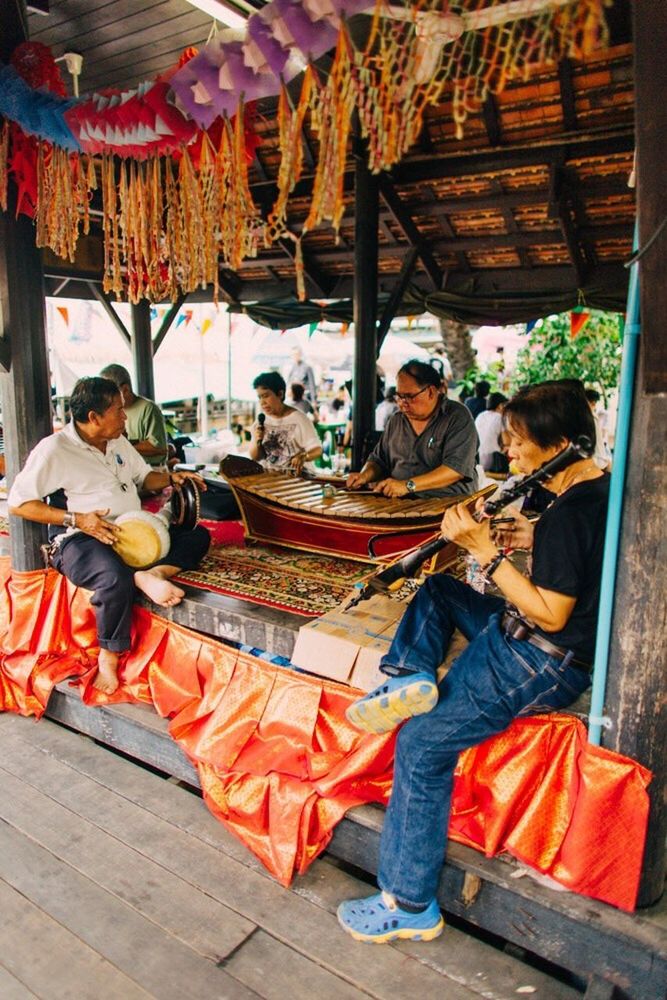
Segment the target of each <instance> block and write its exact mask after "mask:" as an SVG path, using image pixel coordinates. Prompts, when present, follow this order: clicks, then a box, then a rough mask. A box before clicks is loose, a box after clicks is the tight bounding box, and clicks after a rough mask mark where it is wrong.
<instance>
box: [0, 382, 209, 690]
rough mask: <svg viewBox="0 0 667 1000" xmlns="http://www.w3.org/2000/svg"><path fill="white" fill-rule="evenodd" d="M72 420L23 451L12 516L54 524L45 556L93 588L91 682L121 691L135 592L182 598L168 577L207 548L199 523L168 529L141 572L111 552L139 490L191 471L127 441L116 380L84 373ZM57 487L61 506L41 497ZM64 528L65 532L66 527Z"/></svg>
mask: <svg viewBox="0 0 667 1000" xmlns="http://www.w3.org/2000/svg"><path fill="white" fill-rule="evenodd" d="M70 409H71V413H72V421H71V423H69V424H68V425H67V427H65V429H64V430H62V431H60V432H59V433H56V434H51V435H50V436H49V437H47V438H44V439H43V440H42V441H40V442H39V444H37V445H36V447H35V448H33V450H32V451H31V453H30V455H29V456H28V460H27V462H26V464H25V466H24V468H23V469H22V470H21V472H20V473H19V474H18V476H17V477H16V479H15V480H14V483H13V485H12V488H11V490H10V493H9V497H8V503H9V512H10V514H14V515H15V516H17V517H24V518H26V519H27V520H29V521H37V522H38V523H39V524H48V525H52V526H55V527H56V528H57V529H58V530H57V531H56V532H53V531H52V530H51V529H50V532H49V533H50V536H51V537H53V536H54V535H55V537H54V541H53V544H52V548H51V562H52V564H53V566H54V567H55V568H56V569H57V570H59V571H60V572H61V573H63V574H64V575H65V576H66V577H67V578H68V579H69V580H71V581H72V583H74V584H75V585H76V586H77V587H85V588H86V589H87V590H92V591H93V596H92V598H91V604H92V605H93V607H94V609H95V617H96V622H97V638H98V643H99V647H100V652H99V658H98V672H97V677H96V678H95V681H94V687H96V688H97V689H98V690H100V691H104V692H105V693H106V694H111V693H112V692H113V691H115V690H116V688H117V687H118V675H117V670H118V661H119V659H120V655H121V654H122V653H123V652H125V651H126V650H128V649H129V648H130V621H131V615H132V604H133V602H134V599H135V596H136V590H140V591H141V592H142V593H144V594H145V595H146V596H147V597H148V598H149V600H151V601H153V603H154V604H158V605H160V606H161V607H172V606H173V605H175V604H178V603H179V602H180V601H181V600H182V598H183V596H184V592H183V591H182V590H181V589H180V587H177V586H175V584H173V583H171V581H170V578H171V577H172V576H174V575H175V574H176V573H178V572H180V571H181V570H183V569H193V568H194V567H195V566H196V565H197V564H198V563H199V562H200V560H201V559H202V557H203V556H204V555H205V554H206V552H207V550H208V547H209V545H210V541H211V539H210V535H209V534H208V532H207V531H206V529H205V528H202V527H201V526H197V527H195V528H194V529H193V530H190V531H188V530H185V529H182V528H171V529H170V532H169V534H170V539H171V547H170V549H169V552H168V554H167V555H166V556H165V557H164V558H162V559H159V560H158V561H157V562H156V563H155V564H154V565H152V566H150V567H149V568H147V569H139V570H135V569H132V568H131V567H130V566H128V565H126V564H125V562H123V560H122V559H121V558H120V556H119V555H118V554H117V553H116V552H115V551H114V549H113V545H114V543H116V542H117V541H118V539H119V536H120V534H121V528H120V527H119V526H118V525H117V524H115V523H114V521H115V519H116V518H118V517H120V515H122V514H125V513H127V512H130V511H139V510H140V508H141V504H140V501H139V494H138V490H139V489H142V488H143V489H148V490H161V489H164V488H165V487H166V486H169V485H172V486H179V485H182V484H183V483H184V482H185V481H186V480H187V479H192V480H194V481H195V482H196V484H197V485H198V486H199V487H200V488H201V489H206V486H205V484H204V481H203V480H202V479H201V477H199V476H196V475H194V474H193V473H184V472H173V473H168V472H159V471H155V470H152V469H151V467H150V466H149V465H147V464H146V462H145V461H144V460H143V458H142V457H141V455H139V454H138V452H137V451H136V450H135V449H134V448H133V447H132V445H131V444H130V442H129V441H128V440H127V438H126V437H124V436H123V431H124V429H125V412H124V410H123V400H122V397H121V395H120V392H119V390H118V387H117V386H116V385H115V383H114V382H111V381H110V380H108V379H104V378H82V379H79V381H78V382H77V383H76V385H75V386H74V389H73V391H72V396H71V398H70ZM59 490H62V491H64V493H65V498H66V503H67V509H66V510H63V509H61V508H60V507H58V506H55V505H54V504H53V503H47V502H45V498H46V497H50V496H51V494H54V493H56V492H57V491H59ZM63 529H64V530H63Z"/></svg>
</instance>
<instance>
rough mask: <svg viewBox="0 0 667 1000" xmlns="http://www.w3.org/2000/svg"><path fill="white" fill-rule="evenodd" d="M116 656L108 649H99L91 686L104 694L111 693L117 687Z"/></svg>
mask: <svg viewBox="0 0 667 1000" xmlns="http://www.w3.org/2000/svg"><path fill="white" fill-rule="evenodd" d="M118 658H119V654H118V653H113V652H112V651H111V650H110V649H101V650H100V655H99V658H98V661H97V675H96V677H95V680H94V681H93V687H94V688H96V689H97V690H98V691H102V692H103V693H104V694H113V693H114V691H115V690H116V688H117V687H118Z"/></svg>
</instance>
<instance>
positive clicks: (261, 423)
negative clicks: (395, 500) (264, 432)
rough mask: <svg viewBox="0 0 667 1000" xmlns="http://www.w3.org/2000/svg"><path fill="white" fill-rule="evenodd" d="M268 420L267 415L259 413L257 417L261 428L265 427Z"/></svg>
mask: <svg viewBox="0 0 667 1000" xmlns="http://www.w3.org/2000/svg"><path fill="white" fill-rule="evenodd" d="M265 420H266V413H259V414H258V415H257V423H258V424H259V426H260V427H262V428H263V427H264V421H265Z"/></svg>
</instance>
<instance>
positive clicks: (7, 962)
mask: <svg viewBox="0 0 667 1000" xmlns="http://www.w3.org/2000/svg"><path fill="white" fill-rule="evenodd" d="M0 820H1V822H0V906H1V907H2V914H3V916H2V921H1V923H0V997H2V1000H14V998H17V1000H18V998H26V997H33V996H35V997H40V998H44V1000H60V998H63V1000H64V998H76V1000H82V998H88V997H90V998H95V1000H99V998H104V1000H111V998H116V997H118V998H123V1000H134V998H135V997H136V998H146V997H156V998H159V1000H172V998H173V1000H187V998H190V997H192V998H197V1000H209V998H211V1000H212V998H218V997H231V998H239V1000H242V998H245V997H265V998H267V1000H283V998H284V1000H287V998H290V1000H292V998H294V1000H299V998H304V1000H313V998H315V997H317V998H320V1000H328V998H332V1000H333V998H334V997H335V998H336V1000H339V998H342V1000H345V998H352V997H378V998H381V997H386V998H388V1000H389V998H391V1000H401V998H407V997H413V996H416V997H423V998H431V997H433V998H436V997H437V998H439V1000H440V998H442V1000H464V998H475V997H477V998H478V997H487V998H507V1000H509V998H510V997H516V996H517V995H522V994H523V993H529V994H530V995H532V996H536V997H538V998H547V1000H560V998H563V1000H565V998H571V997H575V996H577V995H578V993H577V991H576V990H575V989H574V988H572V987H570V986H566V985H564V984H562V983H560V982H558V981H556V980H553V979H552V978H551V977H549V976H548V975H546V974H545V973H543V972H540V971H538V970H535V969H534V968H531V967H529V966H526V965H525V964H523V963H522V962H521V961H519V960H518V959H517V958H514V957H512V956H511V955H508V954H504V953H503V952H502V951H499V950H498V949H496V948H493V947H491V946H490V945H488V944H486V943H484V942H482V941H480V940H477V939H475V938H473V937H470V936H468V935H466V934H465V933H463V932H462V931H459V930H456V929H453V928H448V929H447V931H446V933H445V934H444V935H443V936H442V937H441V938H440V939H438V941H436V942H433V943H431V944H429V945H422V946H420V945H418V944H409V943H401V944H399V945H391V946H385V947H382V948H372V947H368V946H366V945H362V944H357V943H356V942H354V941H352V940H350V939H349V938H348V937H347V936H346V935H345V934H344V933H343V932H342V931H341V930H340V928H339V927H338V924H337V922H336V918H335V909H336V906H337V905H338V903H339V902H340V900H341V899H344V898H346V897H349V896H351V895H356V894H359V895H366V894H367V893H368V891H369V889H368V885H367V884H365V883H362V882H360V881H358V880H357V879H355V878H353V877H352V876H351V875H349V874H348V873H347V872H345V871H343V870H342V869H341V868H340V866H339V865H337V864H335V863H333V862H332V861H328V860H318V861H316V862H315V863H314V864H313V865H312V867H311V869H310V870H309V872H308V873H307V875H305V876H303V877H301V878H299V879H298V880H297V881H296V883H295V885H294V888H293V889H289V890H288V889H284V888H282V887H281V886H279V885H278V884H277V883H276V882H275V881H273V879H271V878H270V877H269V876H268V875H267V873H266V872H265V871H264V869H263V868H262V866H261V865H260V864H259V862H257V861H256V860H255V859H254V858H253V857H252V855H250V854H249V852H248V851H247V850H246V849H245V848H244V847H243V845H242V844H240V843H239V842H238V841H237V840H236V839H235V838H233V837H232V836H231V835H230V834H228V833H227V832H226V831H225V829H224V828H223V827H222V826H221V825H220V824H219V823H218V822H217V821H216V820H215V819H214V818H213V817H212V816H211V815H210V814H209V813H208V812H207V810H206V809H205V807H204V805H203V803H202V802H201V799H200V798H199V797H198V796H197V795H196V794H193V792H192V791H190V790H188V789H187V788H185V787H183V786H182V785H180V784H178V783H176V782H174V780H173V779H165V778H163V777H160V776H158V775H156V774H155V773H153V772H151V771H149V770H146V769H145V768H142V767H140V766H138V765H137V764H134V763H132V762H130V761H128V760H126V759H124V758H122V757H119V756H118V755H116V754H113V753H111V752H110V751H109V750H106V749H104V748H103V747H100V746H99V745H98V744H96V743H95V742H94V741H93V740H91V739H89V738H87V737H84V736H81V735H79V734H78V733H74V732H71V731H70V730H68V729H65V728H64V727H62V726H61V725H58V724H57V723H54V722H51V721H49V720H46V719H44V720H42V721H41V722H39V723H35V722H34V720H32V719H23V718H19V717H17V716H14V715H9V714H7V715H3V716H0Z"/></svg>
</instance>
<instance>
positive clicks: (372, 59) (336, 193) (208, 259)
mask: <svg viewBox="0 0 667 1000" xmlns="http://www.w3.org/2000/svg"><path fill="white" fill-rule="evenodd" d="M608 2H609V0H572V2H571V3H568V4H567V5H565V6H562V7H558V8H555V7H548V8H546V9H545V10H542V11H541V12H540V13H538V14H534V15H528V16H526V17H524V18H523V19H520V20H516V21H511V22H507V23H505V24H498V25H491V26H489V27H487V28H484V29H480V30H471V31H464V32H463V34H461V36H460V37H459V38H455V39H454V40H451V41H447V42H446V43H445V44H443V45H442V46H441V47H440V48H439V49H438V50H437V51H434V49H433V44H434V43H435V42H436V41H437V29H438V22H439V19H440V18H441V17H442V15H443V14H444V15H446V14H452V15H465V14H473V13H475V12H476V11H487V12H488V10H489V7H490V4H489V3H488V0H451V2H449V0H416V2H415V3H414V4H413V6H412V8H411V11H412V15H411V16H412V20H411V21H407V22H406V21H399V20H397V19H396V18H395V17H391V16H387V15H389V14H390V12H389V10H388V7H387V0H377V6H376V9H375V12H374V17H373V20H372V22H371V25H370V28H369V32H368V35H367V37H366V39H365V41H363V43H359V44H358V45H355V44H354V42H353V41H352V39H351V37H350V35H349V33H348V30H347V27H346V25H345V24H343V25H342V27H341V30H340V33H339V37H338V43H337V47H336V52H335V57H334V61H333V65H332V68H331V71H330V74H329V77H328V79H326V80H323V79H322V77H321V75H320V73H319V71H318V70H316V69H315V68H314V67H312V66H309V67H308V68H307V70H306V72H305V75H304V79H303V84H302V87H301V93H300V98H299V102H298V105H297V106H296V108H295V107H294V106H293V105H292V104H291V102H290V99H289V94H288V92H287V90H286V88H285V87H283V88H282V89H281V92H280V98H279V104H278V131H279V143H280V156H281V159H280V168H279V172H278V178H277V184H278V195H277V197H276V200H275V202H274V205H273V207H272V209H271V212H270V214H269V218H268V224H267V225H266V226H265V225H264V224H263V223H262V220H261V217H260V215H259V212H258V210H257V207H256V206H255V204H254V202H253V199H252V195H251V192H250V187H249V183H248V164H247V160H246V146H245V135H244V108H243V102H242V101H241V103H240V106H239V110H238V113H237V115H236V116H235V119H234V121H233V123H232V122H230V121H229V120H226V121H225V123H224V128H223V129H222V136H221V140H220V146H219V148H218V150H217V151H216V150H215V149H213V147H212V145H211V142H210V140H209V138H208V136H207V135H204V136H203V139H202V147H201V155H200V161H199V166H198V168H197V169H196V170H195V167H194V165H193V162H192V159H191V156H190V154H189V152H188V150H187V149H183V151H182V154H181V158H180V162H179V164H178V168H177V170H175V167H174V164H173V162H172V160H171V159H170V158H167V159H159V158H157V157H153V158H150V159H149V160H147V161H146V162H145V163H141V164H139V163H136V162H133V161H131V162H127V161H118V163H117V164H116V161H115V160H114V158H113V156H108V155H107V156H104V157H103V158H102V164H101V188H102V201H103V228H104V289H105V291H107V292H114V293H115V294H116V295H117V296H121V295H122V294H123V293H126V294H127V295H128V297H129V298H130V301H132V302H137V301H139V299H140V298H142V297H148V298H150V299H153V300H159V299H163V298H164V297H165V296H166V295H168V296H170V297H171V299H172V301H173V300H175V299H176V297H177V295H178V293H179V290H182V291H183V292H190V291H193V290H194V289H196V288H197V287H206V286H208V285H210V284H212V285H213V291H214V297H215V299H216V301H217V296H218V269H219V266H220V264H221V263H222V264H224V265H225V266H227V267H229V268H231V269H232V270H235V271H236V270H238V269H239V268H240V267H241V266H242V263H243V261H244V260H246V259H247V258H250V257H255V256H256V255H257V251H258V246H259V244H260V240H262V239H264V240H266V241H269V242H273V241H275V240H277V239H280V238H289V239H292V240H294V243H295V247H296V253H295V265H296V280H297V288H298V292H299V297H300V298H303V297H305V283H304V274H303V253H302V247H301V238H302V237H303V235H304V234H306V233H307V232H308V231H310V230H312V229H313V228H315V227H316V226H319V225H320V224H322V223H324V222H328V223H330V224H331V226H332V227H333V229H334V232H336V233H337V231H338V228H339V226H340V223H341V219H342V216H343V211H344V207H345V203H344V177H345V168H346V159H347V151H348V142H349V135H350V128H351V124H352V119H353V116H354V114H355V112H356V113H357V115H358V121H359V130H360V133H361V136H362V138H363V139H364V140H365V142H366V144H367V148H368V163H369V167H370V169H371V170H372V171H374V172H378V171H380V170H387V169H389V168H391V167H392V166H393V165H394V164H395V163H397V162H398V161H399V160H400V159H401V158H402V157H403V156H404V155H405V153H406V152H407V151H408V150H409V149H410V147H411V146H412V145H413V144H414V142H415V141H416V139H417V138H418V136H419V134H420V132H421V130H422V128H423V124H424V116H425V114H426V110H427V108H428V106H429V105H433V104H436V103H438V102H440V101H442V100H443V98H444V97H445V95H446V96H447V98H448V99H449V98H450V95H451V102H452V116H453V121H454V124H455V129H456V134H457V135H461V134H462V130H463V127H464V124H465V121H466V118H467V116H468V115H469V114H470V113H471V111H473V110H475V111H477V110H478V109H479V107H480V105H481V104H482V102H483V101H484V100H485V99H486V98H487V97H488V95H489V94H500V93H501V92H502V90H503V88H504V87H505V86H506V84H507V82H508V81H509V80H512V79H515V78H517V77H527V76H528V75H529V73H530V71H531V70H532V69H539V68H542V67H544V66H546V65H549V64H552V63H554V62H555V61H557V60H559V59H561V58H563V57H564V56H569V57H570V58H573V59H581V58H584V57H586V56H587V55H588V54H589V53H590V52H592V51H593V50H594V49H595V48H597V47H598V46H599V45H600V43H601V42H604V41H605V40H606V25H605V21H604V7H605V6H606V5H607V4H608ZM429 17H431V18H432V19H433V18H435V19H436V20H435V22H432V23H429V21H428V18H429ZM425 19H426V20H425ZM440 24H441V22H440ZM431 61H432V62H433V67H432V68H431ZM308 113H309V114H310V128H311V130H312V133H313V135H314V136H315V138H316V140H317V143H318V156H317V165H316V170H315V178H314V184H313V194H312V202H311V206H310V211H309V213H308V217H307V219H306V221H305V223H304V226H303V231H302V233H301V234H300V235H299V236H297V235H295V234H294V233H292V232H290V230H289V226H288V200H289V196H290V194H291V193H292V191H293V190H294V186H295V184H296V183H297V181H298V180H299V178H300V176H301V174H302V170H303V128H304V123H305V120H306V115H307V114H308ZM7 143H8V131H7V126H6V124H5V126H4V127H3V130H2V136H1V138H0V203H1V204H2V205H3V207H5V205H6V183H7V169H8V167H7V162H8V145H7ZM37 166H38V171H37V172H38V205H37V214H36V220H35V221H36V228H37V243H38V245H39V246H49V247H50V248H51V249H52V250H53V251H54V252H55V253H57V254H58V255H59V256H62V257H67V258H68V259H69V260H70V261H72V260H73V259H74V253H75V250H76V242H77V239H78V235H79V230H80V228H81V227H82V228H83V231H84V232H88V228H89V224H90V218H89V200H90V193H91V191H92V190H94V188H95V187H96V184H97V179H96V173H95V166H94V163H93V161H92V158H90V157H89V158H88V159H87V160H86V159H84V157H83V156H81V155H76V154H74V155H70V154H68V153H66V152H64V151H63V150H60V149H52V148H51V146H50V145H49V144H48V143H40V145H39V155H38V165H37Z"/></svg>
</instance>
